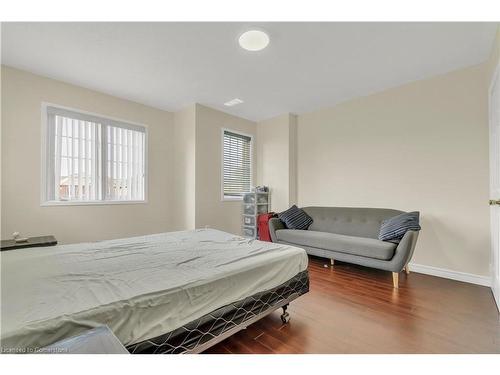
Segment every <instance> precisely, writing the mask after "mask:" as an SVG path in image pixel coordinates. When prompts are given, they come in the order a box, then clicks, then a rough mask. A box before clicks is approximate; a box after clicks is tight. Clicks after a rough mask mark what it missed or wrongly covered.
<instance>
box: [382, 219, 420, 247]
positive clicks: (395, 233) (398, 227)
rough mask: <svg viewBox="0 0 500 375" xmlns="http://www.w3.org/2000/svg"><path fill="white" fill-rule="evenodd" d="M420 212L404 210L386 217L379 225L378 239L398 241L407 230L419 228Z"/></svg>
mask: <svg viewBox="0 0 500 375" xmlns="http://www.w3.org/2000/svg"><path fill="white" fill-rule="evenodd" d="M419 216H420V212H418V211H413V212H405V213H402V214H399V215H397V216H394V217H391V218H389V219H386V220H384V221H383V222H382V225H381V226H380V232H379V234H378V239H379V240H381V241H390V242H399V241H400V240H401V239H402V238H403V236H404V235H405V233H406V232H407V231H409V230H420V225H419Z"/></svg>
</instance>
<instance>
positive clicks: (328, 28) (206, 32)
mask: <svg viewBox="0 0 500 375" xmlns="http://www.w3.org/2000/svg"><path fill="white" fill-rule="evenodd" d="M254 27H256V28H259V29H263V30H265V31H266V32H268V34H269V35H270V38H271V42H270V44H269V46H268V47H267V48H266V49H264V50H262V51H259V52H249V51H245V50H243V49H241V48H240V47H239V45H238V37H239V35H240V34H241V33H242V32H244V31H246V30H248V29H250V28H254ZM495 30H496V24H494V23H305V22H304V23H280V22H274V23H252V24H249V23H3V24H2V35H1V36H2V63H3V64H5V65H9V66H13V67H17V68H19V69H24V70H27V71H30V72H33V73H36V74H40V75H43V76H47V77H51V78H55V79H59V80H62V81H66V82H70V83H73V84H76V85H79V86H83V87H87V88H90V89H94V90H97V91H101V92H104V93H107V94H110V95H114V96H117V97H121V98H125V99H129V100H133V101H136V102H139V103H143V104H147V105H150V106H153V107H157V108H161V109H165V110H168V111H177V110H179V109H181V108H183V107H185V106H187V105H189V104H192V103H194V102H197V103H201V104H204V105H208V106H210V107H213V108H217V109H220V110H223V111H225V112H228V113H232V114H234V115H237V116H241V117H244V118H247V119H250V120H255V121H257V120H262V119H266V118H270V117H273V116H276V115H279V114H283V113H286V112H291V113H303V112H308V111H312V110H315V109H318V108H322V107H328V106H332V105H334V104H336V103H339V102H342V101H345V100H348V99H351V98H354V97H359V96H364V95H368V94H372V93H375V92H378V91H382V90H384V89H387V88H390V87H394V86H398V85H401V84H403V83H406V82H410V81H414V80H418V79H422V78H427V77H431V76H434V75H438V74H442V73H446V72H449V71H452V70H455V69H459V68H462V67H466V66H470V65H474V64H478V63H481V62H483V61H485V60H486V59H487V58H488V56H489V54H490V51H491V47H492V43H493V40H494V34H495ZM234 98H239V99H242V100H243V101H244V103H243V104H239V105H237V106H234V107H230V108H229V107H225V106H224V105H223V103H225V102H227V101H229V100H231V99H234Z"/></svg>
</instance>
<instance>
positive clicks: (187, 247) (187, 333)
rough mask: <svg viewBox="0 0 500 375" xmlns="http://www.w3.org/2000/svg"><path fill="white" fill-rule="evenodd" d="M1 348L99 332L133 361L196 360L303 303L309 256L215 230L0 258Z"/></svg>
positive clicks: (285, 318) (38, 345)
mask: <svg viewBox="0 0 500 375" xmlns="http://www.w3.org/2000/svg"><path fill="white" fill-rule="evenodd" d="M1 256H2V258H1V263H2V264H1V266H2V307H1V310H2V311H1V312H2V318H1V323H2V326H1V327H2V331H1V340H2V341H1V344H2V348H3V349H4V350H5V349H6V348H15V349H17V350H21V351H22V350H25V349H28V351H32V350H36V349H37V348H41V347H44V346H47V345H50V344H53V343H55V342H57V341H59V340H61V339H65V338H68V337H71V336H75V335H78V334H80V333H82V332H84V331H86V330H88V329H92V328H96V327H99V326H102V325H107V326H108V327H109V328H110V329H111V330H112V331H113V332H114V334H115V335H116V336H117V337H118V339H119V340H120V341H121V342H122V344H123V345H125V346H126V348H127V349H128V350H129V352H131V353H198V352H201V351H203V350H205V349H207V348H208V347H210V346H212V345H214V344H215V343H217V342H219V341H221V340H223V339H224V338H226V337H228V336H229V335H231V334H233V333H235V332H237V331H238V330H240V329H243V328H245V327H246V326H248V325H249V324H251V323H253V322H254V321H256V320H258V319H260V318H262V317H263V316H265V315H267V314H269V313H271V312H273V311H274V310H276V309H278V308H281V307H282V308H283V310H284V313H283V315H282V320H283V321H284V322H287V321H288V314H287V312H286V307H287V306H288V303H290V302H291V301H292V300H293V299H295V298H297V297H299V296H300V295H302V294H304V293H307V291H308V290H309V280H308V275H307V255H306V253H305V251H304V250H302V249H300V248H296V247H292V246H288V245H282V244H275V243H269V242H261V241H256V240H252V239H248V238H243V237H239V236H235V235H232V234H229V233H225V232H222V231H218V230H214V229H201V230H193V231H180V232H169V233H160V234H155V235H148V236H140V237H133V238H125V239H118V240H110V241H101V242H94V243H81V244H74V245H60V246H54V247H44V248H26V249H18V250H11V251H7V252H3V253H2V255H1Z"/></svg>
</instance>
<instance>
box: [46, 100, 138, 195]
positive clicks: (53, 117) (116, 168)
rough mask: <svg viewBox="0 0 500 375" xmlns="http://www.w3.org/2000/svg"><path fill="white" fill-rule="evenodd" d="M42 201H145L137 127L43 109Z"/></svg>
mask: <svg viewBox="0 0 500 375" xmlns="http://www.w3.org/2000/svg"><path fill="white" fill-rule="evenodd" d="M46 115H47V142H46V146H47V149H46V153H47V159H46V171H45V172H46V187H45V189H46V190H45V192H46V194H45V195H46V196H45V200H46V201H48V202H65V201H69V202H83V203H84V202H96V201H142V200H145V179H146V175H145V174H146V173H145V172H146V170H145V166H146V160H145V157H146V130H145V128H144V127H142V126H138V125H132V124H128V123H124V122H120V121H116V120H111V119H106V118H101V117H97V116H93V115H88V114H84V113H79V112H75V111H69V110H66V109H62V108H57V107H47V110H46Z"/></svg>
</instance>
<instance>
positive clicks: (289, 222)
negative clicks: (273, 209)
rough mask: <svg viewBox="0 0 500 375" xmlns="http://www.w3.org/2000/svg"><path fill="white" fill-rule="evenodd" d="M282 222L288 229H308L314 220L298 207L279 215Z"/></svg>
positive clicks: (294, 206)
mask: <svg viewBox="0 0 500 375" xmlns="http://www.w3.org/2000/svg"><path fill="white" fill-rule="evenodd" d="M278 217H279V218H280V220H281V221H282V222H283V223H285V225H286V227H287V228H288V229H303V230H305V229H307V228H309V225H311V224H312V222H313V219H312V218H311V217H310V216H309V215H308V214H306V213H305V212H304V210H301V209H300V208H298V207H297V206H296V205H293V206H292V207H290V208H289V209H288V210H286V211H283V212H281V213H279V214H278Z"/></svg>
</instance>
